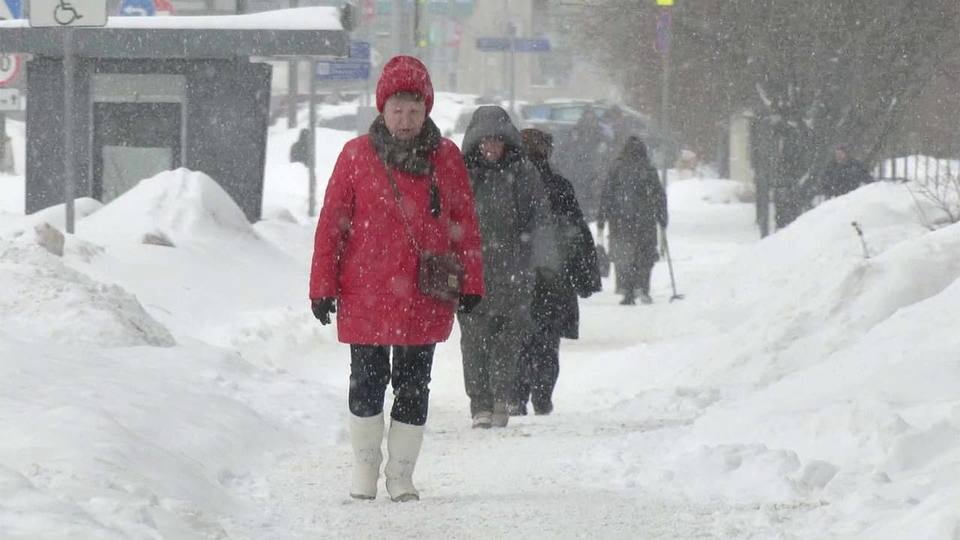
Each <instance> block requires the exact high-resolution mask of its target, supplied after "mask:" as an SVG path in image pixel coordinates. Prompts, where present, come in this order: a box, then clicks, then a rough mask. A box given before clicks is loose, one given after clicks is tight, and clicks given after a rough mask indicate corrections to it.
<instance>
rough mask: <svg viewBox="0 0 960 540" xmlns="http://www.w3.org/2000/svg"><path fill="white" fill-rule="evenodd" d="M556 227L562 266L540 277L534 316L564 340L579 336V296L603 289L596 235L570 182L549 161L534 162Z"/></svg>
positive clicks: (543, 325) (538, 321)
mask: <svg viewBox="0 0 960 540" xmlns="http://www.w3.org/2000/svg"><path fill="white" fill-rule="evenodd" d="M533 164H534V165H535V166H536V168H537V171H538V172H539V173H540V179H541V181H542V182H543V186H544V189H545V190H546V192H547V198H548V200H549V203H550V212H551V214H552V215H553V219H554V221H555V222H556V224H557V241H558V245H559V252H560V257H561V259H562V261H563V266H562V268H561V270H560V272H558V273H553V274H544V273H541V274H540V275H539V276H537V285H536V288H535V290H534V295H533V316H534V320H535V321H536V322H537V324H538V325H539V326H540V327H541V328H552V329H555V330H556V331H557V332H558V333H559V334H560V335H561V336H562V337H565V338H569V339H577V338H578V337H579V326H580V308H579V305H578V302H577V296H580V297H582V298H587V297H588V296H590V295H591V294H593V293H595V292H597V291H599V290H600V270H599V269H598V267H597V253H596V247H595V246H594V243H593V235H592V234H591V233H590V229H589V228H588V227H587V224H586V221H585V220H584V218H583V212H581V210H580V205H579V204H578V203H577V198H576V194H575V192H574V190H573V186H572V185H571V184H570V181H569V180H567V179H566V178H564V177H562V176H560V175H559V174H556V173H555V172H553V170H552V169H551V168H550V164H549V163H548V162H547V160H546V159H542V160H536V161H534V162H533Z"/></svg>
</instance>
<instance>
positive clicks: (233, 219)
mask: <svg viewBox="0 0 960 540" xmlns="http://www.w3.org/2000/svg"><path fill="white" fill-rule="evenodd" d="M224 231H229V232H230V233H232V234H233V235H237V236H243V235H246V236H250V235H254V232H253V229H252V228H251V227H250V223H249V222H248V221H247V218H246V216H244V214H243V211H242V210H240V207H239V206H237V204H236V203H235V202H234V201H233V199H231V198H230V196H229V195H227V192H226V191H224V190H223V188H221V187H220V185H219V184H217V183H216V182H215V181H214V180H213V179H212V178H210V177H209V176H207V175H206V174H204V173H201V172H194V171H190V170H188V169H177V170H175V171H165V172H162V173H160V174H157V175H156V176H154V177H152V178H147V179H145V180H141V181H140V183H138V184H137V185H136V186H135V187H134V188H133V189H131V190H129V191H127V192H126V193H124V194H123V195H120V196H119V197H117V198H116V199H114V200H113V201H110V203H109V204H107V205H106V206H104V207H103V208H102V209H100V210H99V211H98V212H96V213H94V214H92V215H90V216H89V217H87V218H86V219H83V220H81V221H78V223H77V232H78V234H79V235H80V236H82V237H84V238H87V239H89V240H92V241H94V242H98V243H103V244H114V243H117V242H125V243H140V242H142V241H143V237H144V235H146V234H155V233H162V234H164V235H166V236H167V237H169V238H170V239H172V240H173V242H174V244H175V245H178V244H180V243H193V242H198V241H203V240H204V239H210V238H216V239H219V238H220V236H221V235H222V233H223V232H224Z"/></svg>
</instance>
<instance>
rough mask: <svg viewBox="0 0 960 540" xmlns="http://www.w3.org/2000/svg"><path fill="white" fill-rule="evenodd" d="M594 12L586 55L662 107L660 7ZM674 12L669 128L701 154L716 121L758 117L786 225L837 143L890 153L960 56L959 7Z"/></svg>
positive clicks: (909, 0)
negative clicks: (745, 114) (921, 101)
mask: <svg viewBox="0 0 960 540" xmlns="http://www.w3.org/2000/svg"><path fill="white" fill-rule="evenodd" d="M595 5H596V7H594V8H591V9H587V10H584V11H583V12H582V16H583V18H584V20H585V23H584V24H583V25H582V26H581V27H582V28H583V31H582V33H581V35H580V37H581V39H582V40H583V42H584V44H585V47H584V48H585V49H586V50H590V51H593V54H594V56H595V57H596V58H597V60H598V61H600V62H601V63H603V64H604V65H605V66H606V67H607V68H608V69H609V70H610V71H611V72H613V73H616V74H619V76H620V79H621V81H622V83H623V84H624V86H625V87H626V88H628V89H631V90H633V95H634V99H635V101H636V102H637V103H638V104H640V105H643V104H644V103H657V102H658V99H657V98H658V96H656V92H657V89H658V85H657V84H656V83H655V81H656V79H657V77H658V76H659V68H658V62H657V60H658V57H657V53H656V52H655V51H653V49H652V44H653V43H654V28H655V17H656V9H657V8H656V6H654V5H653V2H636V1H635V0H607V1H603V2H597V3H596V4H595ZM673 9H674V17H673V21H674V36H675V37H674V47H673V50H672V51H671V54H672V64H673V66H674V84H673V85H672V86H673V88H674V89H675V91H674V95H673V96H671V103H672V104H673V105H674V110H672V111H670V115H671V118H673V119H674V121H673V124H674V125H675V126H677V127H678V129H680V130H681V132H682V133H683V134H684V135H685V136H686V137H687V139H688V141H689V142H690V143H691V144H692V145H693V146H694V147H697V148H698V149H700V150H703V149H706V148H709V145H711V144H712V143H713V140H714V134H715V133H716V132H715V126H716V125H717V124H718V123H725V122H726V120H727V118H728V117H729V115H730V114H731V113H734V112H737V111H738V110H742V109H749V110H751V111H752V112H753V114H754V115H755V118H756V121H755V125H756V126H759V129H760V131H762V132H763V133H764V136H763V137H762V138H761V139H762V141H763V142H764V143H766V144H763V145H762V148H759V149H755V151H757V152H759V153H761V154H768V155H767V156H765V158H766V159H764V160H763V161H765V162H766V163H767V164H768V166H769V168H770V169H771V170H767V171H763V174H766V175H768V176H770V177H771V182H772V183H773V184H774V185H775V186H777V188H778V197H779V198H780V201H781V203H782V204H784V211H783V214H784V215H783V217H784V218H785V220H784V221H789V220H791V219H792V218H793V217H795V216H796V215H798V214H799V212H801V211H802V210H803V209H804V207H805V206H806V205H807V204H808V202H809V200H810V198H811V197H812V195H813V194H814V193H815V192H816V191H817V179H818V176H819V173H820V170H821V168H822V166H823V165H824V164H825V162H826V161H827V159H828V156H829V154H830V150H831V148H832V147H833V146H834V145H835V144H836V143H837V142H840V141H843V142H845V143H847V144H849V145H850V146H851V148H852V149H853V151H854V153H857V154H859V155H861V156H863V157H864V158H866V159H868V160H870V159H872V158H874V157H876V156H878V155H879V154H880V153H881V152H882V151H883V150H884V149H885V148H889V147H891V146H893V145H894V143H895V141H896V140H897V139H898V138H899V137H901V136H902V133H901V132H900V128H901V126H902V125H903V124H904V119H905V117H906V116H908V115H910V114H911V112H912V111H913V107H915V105H916V99H917V96H919V95H920V94H921V93H922V92H923V90H924V88H925V87H926V86H927V85H928V84H930V83H931V82H932V81H934V80H937V79H938V78H942V77H947V76H948V75H946V71H945V69H944V66H945V65H948V64H950V62H952V61H955V59H956V58H957V57H958V56H960V32H958V31H957V28H958V27H960V2H957V1H956V0H844V1H843V2H837V1H836V0H808V1H806V2H783V1H779V0H696V1H687V2H682V1H681V2H677V5H676V6H675V7H674V8H673ZM648 110H649V107H648Z"/></svg>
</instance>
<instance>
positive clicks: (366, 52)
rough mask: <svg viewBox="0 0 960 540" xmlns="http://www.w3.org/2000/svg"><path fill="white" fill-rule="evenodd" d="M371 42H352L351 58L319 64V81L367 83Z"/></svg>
mask: <svg viewBox="0 0 960 540" xmlns="http://www.w3.org/2000/svg"><path fill="white" fill-rule="evenodd" d="M370 56H371V52H370V42H368V41H351V42H350V57H349V58H345V59H343V60H330V61H328V62H317V72H316V73H315V74H314V75H315V76H316V78H317V80H318V81H365V80H367V79H369V78H370Z"/></svg>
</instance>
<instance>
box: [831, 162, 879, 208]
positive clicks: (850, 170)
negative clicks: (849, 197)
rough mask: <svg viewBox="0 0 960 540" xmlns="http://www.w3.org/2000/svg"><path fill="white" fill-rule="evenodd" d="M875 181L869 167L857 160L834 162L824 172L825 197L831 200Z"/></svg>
mask: <svg viewBox="0 0 960 540" xmlns="http://www.w3.org/2000/svg"><path fill="white" fill-rule="evenodd" d="M872 181H873V178H872V177H871V176H870V172H869V171H867V167H866V166H865V165H864V164H863V163H862V162H860V161H857V160H855V159H846V160H844V161H837V160H833V161H831V162H830V164H829V165H827V169H826V170H825V171H824V172H823V195H824V196H825V197H826V198H828V199H831V198H833V197H839V196H841V195H845V194H847V193H850V192H851V191H853V190H855V189H857V188H858V187H860V186H861V185H863V184H868V183H870V182H872Z"/></svg>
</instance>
